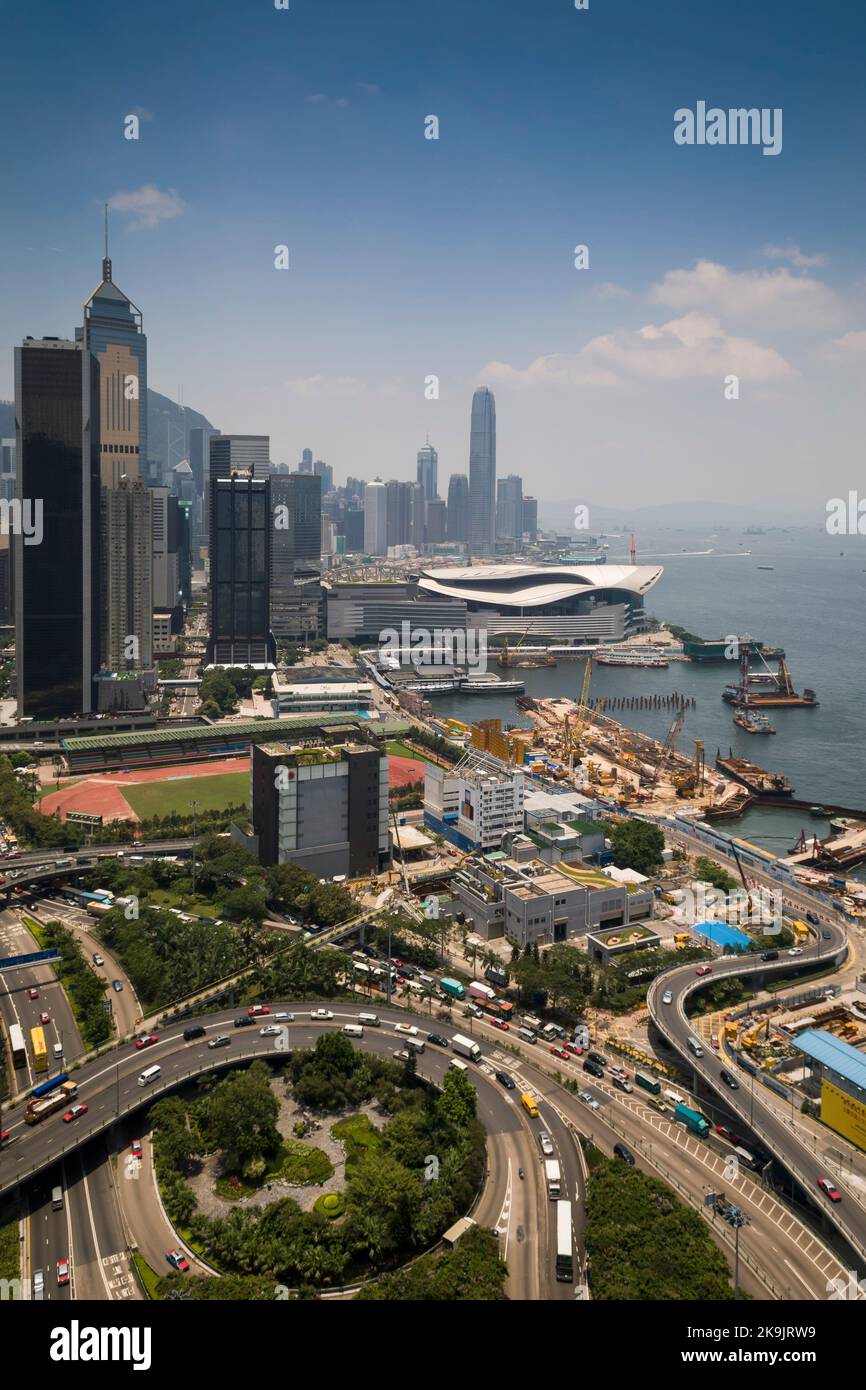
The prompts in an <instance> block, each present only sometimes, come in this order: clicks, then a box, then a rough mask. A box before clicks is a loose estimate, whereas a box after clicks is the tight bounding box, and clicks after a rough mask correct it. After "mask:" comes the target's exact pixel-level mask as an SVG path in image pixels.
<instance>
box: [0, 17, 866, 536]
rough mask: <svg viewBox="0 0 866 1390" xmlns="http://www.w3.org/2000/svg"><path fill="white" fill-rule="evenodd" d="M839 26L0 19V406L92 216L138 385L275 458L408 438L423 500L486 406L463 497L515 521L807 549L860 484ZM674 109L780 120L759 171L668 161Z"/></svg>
mask: <svg viewBox="0 0 866 1390" xmlns="http://www.w3.org/2000/svg"><path fill="white" fill-rule="evenodd" d="M864 11H866V6H864V5H863V4H862V0H856V2H855V0H850V3H848V0H844V2H843V0H822V3H821V4H820V5H817V4H814V3H812V0H760V3H755V0H727V3H725V4H719V3H716V0H688V3H684V0H678V3H673V2H672V0H591V5H590V9H589V11H588V12H579V11H576V10H575V9H574V7H573V4H572V3H571V0H435V3H434V2H433V0H429V3H428V0H363V3H359V2H358V0H333V2H332V3H329V2H328V0H291V6H290V9H289V10H288V11H277V10H276V9H275V8H274V5H273V0H182V3H177V0H173V3H171V4H168V3H166V0H148V3H147V4H146V5H144V6H140V5H123V4H118V3H117V0H81V2H80V3H78V4H75V5H69V4H68V3H66V2H65V0H48V2H47V3H42V4H38V5H34V4H29V5H27V4H23V3H17V4H15V5H13V6H7V7H5V12H4V15H3V18H2V28H0V32H2V35H3V41H4V42H3V47H4V50H5V54H6V61H5V62H4V67H3V81H2V83H0V128H2V130H3V131H4V132H5V137H6V139H5V142H4V158H3V168H4V191H5V195H6V196H5V198H4V200H3V202H4V210H3V217H2V219H0V322H2V323H3V325H4V330H3V334H2V338H3V351H2V355H0V395H2V396H5V397H9V396H11V394H12V346H13V344H14V343H15V342H18V341H20V339H21V338H22V337H23V336H24V335H25V334H28V333H30V334H33V335H41V334H44V333H55V334H71V333H72V329H73V327H74V325H75V324H76V323H78V322H80V318H81V304H82V302H83V300H84V299H85V297H86V296H87V294H88V293H89V292H90V291H91V290H92V289H93V287H94V285H95V284H96V283H97V281H98V279H99V262H100V256H101V254H102V212H101V204H102V202H103V201H105V200H106V199H107V200H109V201H110V202H111V203H112V206H113V208H114V211H113V213H112V233H111V254H112V258H113V262H114V278H115V280H116V282H117V284H118V285H120V287H121V288H122V289H123V290H124V291H125V292H126V293H127V294H128V295H129V296H130V297H131V298H132V299H133V300H134V301H135V302H136V303H137V305H138V306H139V307H140V308H141V310H142V311H143V314H144V324H145V329H146V331H147V334H148V338H149V375H150V384H151V386H153V387H155V388H156V389H157V390H160V391H163V392H165V393H166V394H168V395H171V396H174V397H176V396H177V393H178V389H179V388H182V393H183V400H184V401H185V402H186V403H187V404H189V405H191V406H194V407H195V408H196V409H198V410H201V411H203V412H204V413H205V414H206V415H208V416H209V417H210V418H211V419H212V420H213V422H214V423H215V424H216V425H217V426H218V427H220V428H222V429H223V430H226V431H237V432H248V433H269V434H270V435H271V439H272V455H273V458H274V460H275V461H283V460H285V461H287V462H291V463H293V462H295V461H297V460H298V459H299V457H300V452H301V449H302V448H304V447H305V446H309V447H310V448H312V449H313V451H314V453H315V455H316V456H317V457H322V458H325V459H326V460H327V461H328V462H330V463H331V464H332V465H333V466H334V471H335V477H336V480H337V481H338V482H340V481H342V480H343V479H344V478H345V477H346V475H347V474H354V475H356V476H366V477H373V476H374V475H375V474H377V473H380V474H382V475H383V476H394V477H410V476H414V468H415V453H416V451H417V449H418V448H419V446H420V445H422V444H423V443H424V442H425V438H426V437H427V435H428V434H429V438H430V441H431V443H433V444H435V445H436V447H437V448H438V450H439V460H440V464H439V470H440V491H442V492H443V493H444V489H445V486H447V477H448V474H449V473H450V472H452V471H465V470H466V468H467V465H468V447H469V410H470V402H471V396H472V391H473V388H474V387H475V386H476V385H477V384H479V383H486V384H488V385H489V386H491V387H492V388H493V390H494V392H495V394H496V403H497V426H498V472H499V473H500V474H504V473H508V472H518V473H522V474H523V476H524V479H525V488H526V491H534V492H536V493H537V494H538V495H539V496H540V497H541V498H542V499H548V500H550V499H560V500H561V501H562V502H563V503H571V502H579V501H588V500H592V501H596V502H598V503H605V504H616V503H618V502H621V501H628V502H630V503H633V504H635V505H639V504H643V503H650V502H653V501H659V500H660V501H665V500H670V499H679V498H686V499H689V498H703V497H711V498H716V499H729V500H732V501H737V502H742V501H745V500H748V499H749V498H754V499H756V500H757V501H761V502H763V501H766V500H767V499H771V498H778V499H779V500H780V504H784V505H785V506H786V508H788V509H790V506H791V505H792V504H798V503H802V504H806V505H814V507H815V509H816V511H815V515H816V519H817V520H820V519H821V517H822V516H823V511H824V502H825V499H826V498H827V497H828V496H831V495H834V494H836V493H840V492H847V490H848V489H849V488H851V487H857V486H858V484H859V483H860V480H861V478H862V476H863V467H862V443H861V440H862V435H863V402H864V389H863V388H864V368H866V279H864V271H866V265H864V259H866V251H864V241H863V226H864V180H863V167H864V146H866V118H864V108H863V104H862V100H861V96H862V85H863V53H864V40H866V20H864ZM698 101H705V102H706V103H707V106H709V107H712V106H718V107H721V108H723V109H727V108H729V107H753V106H754V107H759V108H781V109H782V112H783V125H782V136H783V141H782V150H781V153H780V154H778V155H776V156H767V155H764V154H763V153H762V150H761V148H760V147H759V146H745V147H743V146H737V147H732V146H708V145H705V146H702V147H700V146H679V145H677V144H675V143H674V138H673V132H674V112H675V111H676V110H677V108H680V107H691V108H695V106H696V104H697V102H698ZM129 113H138V115H139V117H140V138H139V140H138V141H131V140H126V139H124V134H123V131H124V117H125V116H126V115H127V114H129ZM429 115H436V116H438V118H439V122H440V138H439V140H438V141H433V140H426V139H425V138H424V121H425V117H426V116H429ZM281 243H285V244H287V245H288V247H289V250H290V262H291V264H290V269H289V270H287V271H278V270H276V269H275V268H274V247H275V246H276V245H278V244H281ZM577 244H586V245H588V247H589V261H590V264H589V268H588V269H585V270H576V269H575V268H574V247H575V246H576V245H577ZM729 373H736V374H738V375H739V378H740V399H739V400H725V398H724V391H723V384H724V378H725V377H726V375H728V374H729ZM431 374H436V375H437V376H438V377H439V381H440V398H439V400H438V401H436V400H425V396H424V379H425V377H427V376H428V375H431Z"/></svg>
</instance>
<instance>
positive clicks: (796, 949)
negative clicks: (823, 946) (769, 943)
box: [788, 946, 803, 956]
mask: <svg viewBox="0 0 866 1390" xmlns="http://www.w3.org/2000/svg"><path fill="white" fill-rule="evenodd" d="M802 954H803V947H802V946H792V947H791V949H790V951H789V952H788V955H789V956H801V955H802Z"/></svg>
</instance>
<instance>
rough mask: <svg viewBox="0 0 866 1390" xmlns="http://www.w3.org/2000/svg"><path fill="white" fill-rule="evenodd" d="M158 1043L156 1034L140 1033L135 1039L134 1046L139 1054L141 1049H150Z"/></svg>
mask: <svg viewBox="0 0 866 1390" xmlns="http://www.w3.org/2000/svg"><path fill="white" fill-rule="evenodd" d="M158 1041H159V1034H158V1033H142V1035H141V1037H140V1038H136V1040H135V1045H136V1047H137V1048H138V1050H139V1052H140V1051H141V1049H142V1048H143V1047H152V1046H153V1044H154V1043H155V1042H158Z"/></svg>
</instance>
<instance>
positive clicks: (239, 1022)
mask: <svg viewBox="0 0 866 1390" xmlns="http://www.w3.org/2000/svg"><path fill="white" fill-rule="evenodd" d="M254 1022H255V1019H252V1018H250V1016H249V1014H239V1015H238V1017H237V1018H236V1019H235V1027H236V1028H249V1027H250V1025H251V1024H252V1023H254Z"/></svg>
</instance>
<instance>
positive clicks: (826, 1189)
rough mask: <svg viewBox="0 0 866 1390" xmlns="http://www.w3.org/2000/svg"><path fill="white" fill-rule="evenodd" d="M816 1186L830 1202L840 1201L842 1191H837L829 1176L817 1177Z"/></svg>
mask: <svg viewBox="0 0 866 1390" xmlns="http://www.w3.org/2000/svg"><path fill="white" fill-rule="evenodd" d="M818 1186H819V1187H820V1189H821V1191H822V1192H823V1193H824V1196H825V1197H829V1198H830V1201H831V1202H841V1200H842V1193H841V1192H840V1191H839V1189H838V1187H836V1186H835V1184H834V1183H832V1182H831V1181H830V1179H829V1178H819V1179H818Z"/></svg>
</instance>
